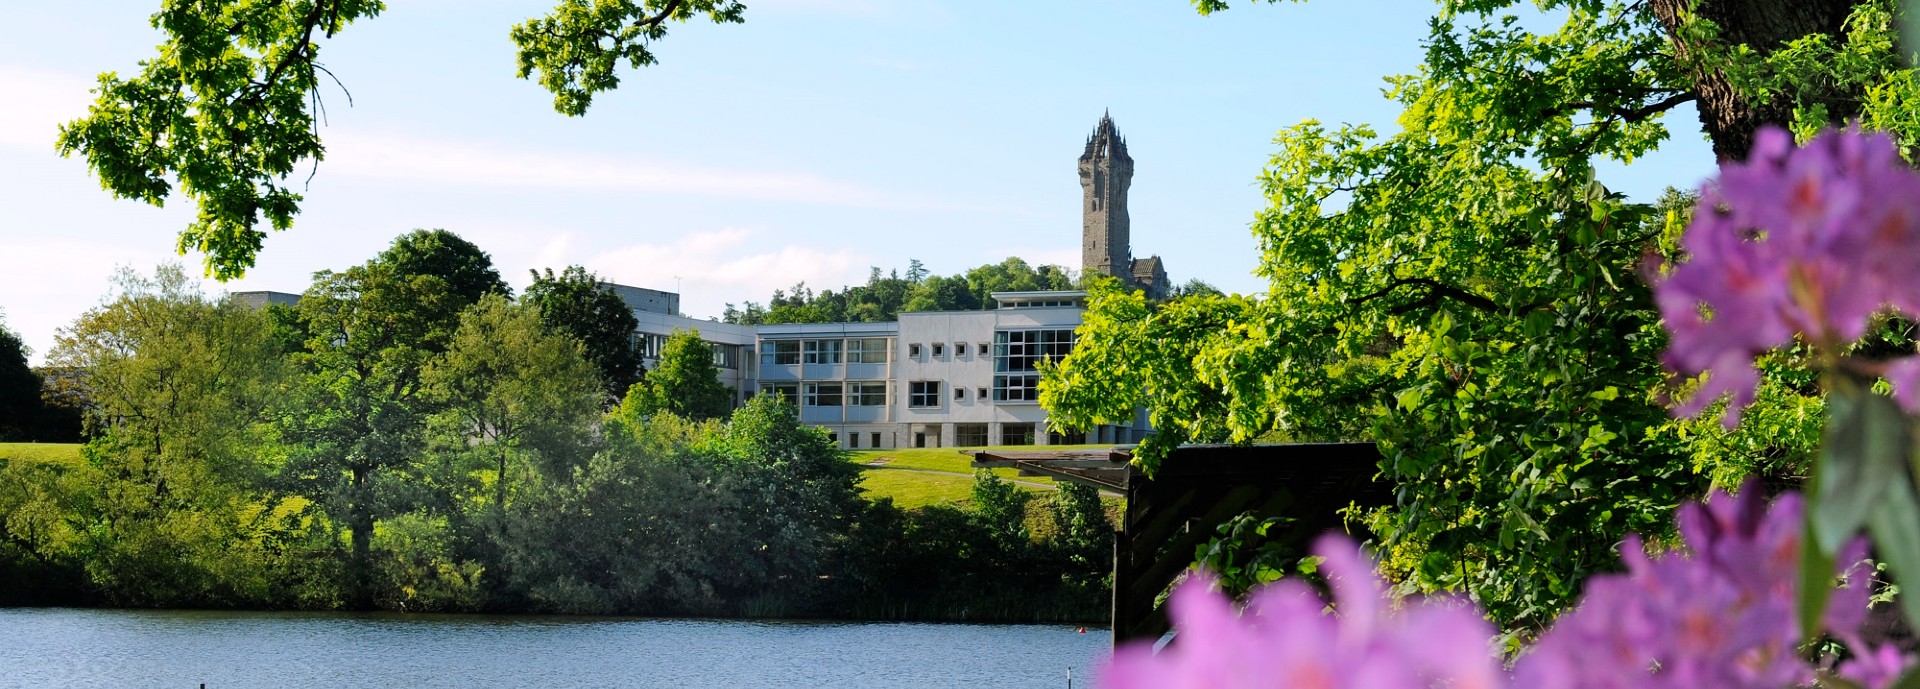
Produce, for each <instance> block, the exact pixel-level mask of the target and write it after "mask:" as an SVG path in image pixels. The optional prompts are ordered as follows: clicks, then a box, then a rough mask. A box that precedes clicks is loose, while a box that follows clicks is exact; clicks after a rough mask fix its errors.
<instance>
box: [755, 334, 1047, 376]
mask: <svg viewBox="0 0 1920 689" xmlns="http://www.w3.org/2000/svg"><path fill="white" fill-rule="evenodd" d="M1073 343H1074V333H1073V330H1072V329H1071V328H1055V329H1048V330H1001V331H997V332H995V333H994V334H993V346H992V348H991V349H989V348H988V346H987V343H985V342H981V343H978V344H977V345H973V346H972V347H971V348H972V350H973V352H974V354H975V355H976V356H983V357H984V356H988V355H989V354H991V355H992V356H993V361H994V367H993V370H994V371H996V372H999V373H1026V372H1031V371H1038V370H1040V369H1039V363H1040V361H1041V360H1042V359H1053V360H1059V359H1060V358H1062V357H1065V356H1066V355H1068V354H1070V353H1072V352H1073ZM763 346H764V347H765V349H764V350H763V351H762V352H761V354H760V356H761V363H763V364H765V365H768V366H776V365H786V366H791V365H794V364H803V363H804V364H839V363H849V364H884V363H887V339H886V338H883V337H871V338H860V339H851V340H771V341H768V342H766V343H765V345H763ZM968 349H969V345H968V344H967V343H965V342H955V343H953V350H952V351H953V355H954V356H956V357H962V356H966V355H967V351H968ZM923 351H926V352H930V353H931V354H932V355H933V358H935V359H944V358H946V356H947V351H948V350H947V343H945V342H934V343H932V344H928V345H925V349H922V344H921V343H919V342H914V343H911V344H908V345H907V358H909V359H914V360H918V359H919V358H920V355H921V352H923Z"/></svg>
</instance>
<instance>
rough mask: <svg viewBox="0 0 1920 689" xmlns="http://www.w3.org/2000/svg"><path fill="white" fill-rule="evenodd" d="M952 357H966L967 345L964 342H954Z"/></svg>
mask: <svg viewBox="0 0 1920 689" xmlns="http://www.w3.org/2000/svg"><path fill="white" fill-rule="evenodd" d="M953 355H954V356H955V357H963V356H966V355H967V343H965V342H955V343H953Z"/></svg>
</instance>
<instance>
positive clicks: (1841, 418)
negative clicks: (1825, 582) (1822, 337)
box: [1809, 386, 1912, 555]
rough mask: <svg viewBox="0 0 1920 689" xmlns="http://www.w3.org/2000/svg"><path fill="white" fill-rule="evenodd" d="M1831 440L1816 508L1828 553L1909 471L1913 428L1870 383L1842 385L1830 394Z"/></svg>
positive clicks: (1820, 539) (1821, 544)
mask: <svg viewBox="0 0 1920 689" xmlns="http://www.w3.org/2000/svg"><path fill="white" fill-rule="evenodd" d="M1827 414H1828V416H1827V433H1826V436H1827V437H1826V442H1824V443H1822V444H1821V448H1820V458H1819V463H1818V465H1817V466H1816V467H1815V468H1814V473H1815V474H1816V475H1818V476H1819V480H1818V481H1817V482H1816V483H1817V488H1816V491H1817V492H1816V494H1815V496H1814V498H1815V500H1814V505H1813V509H1812V510H1810V511H1809V514H1811V515H1812V516H1813V524H1812V526H1813V535H1814V540H1813V544H1814V545H1815V546H1816V547H1817V548H1819V549H1820V551H1821V552H1822V553H1823V554H1825V555H1832V554H1833V553H1834V552H1835V551H1837V550H1839V548H1840V544H1841V543H1844V542H1845V541H1846V539H1847V538H1848V537H1850V536H1852V535H1853V534H1854V533H1855V532H1856V531H1858V530H1859V528H1860V526H1861V525H1862V524H1865V523H1866V521H1867V513H1868V511H1869V510H1870V509H1872V508H1873V507H1874V506H1875V505H1876V504H1878V503H1879V502H1880V497H1881V494H1882V493H1885V492H1887V487H1888V486H1890V485H1893V484H1894V483H1895V482H1896V481H1899V480H1900V479H1901V478H1902V477H1903V476H1904V475H1905V471H1904V468H1905V467H1906V463H1907V458H1908V457H1909V456H1911V455H1912V432H1911V430H1910V429H1909V427H1908V425H1907V418H1906V415H1905V414H1902V413H1901V411H1900V407H1899V406H1898V405H1896V404H1894V402H1893V399H1892V398H1889V397H1885V396H1882V395H1875V394H1872V393H1870V392H1868V391H1867V390H1866V389H1865V387H1864V386H1849V387H1845V388H1842V389H1836V390H1835V391H1834V392H1833V393H1832V394H1831V395H1829V396H1828V397H1827Z"/></svg>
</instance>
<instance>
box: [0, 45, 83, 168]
mask: <svg viewBox="0 0 1920 689" xmlns="http://www.w3.org/2000/svg"><path fill="white" fill-rule="evenodd" d="M93 87H94V83H93V81H91V80H89V79H87V78H85V77H81V76H76V75H73V74H67V73H64V72H52V71H47V70H43V69H36V68H32V67H22V66H19V65H0V93H4V94H7V105H6V106H5V107H0V146H4V147H9V148H15V147H17V148H23V149H28V150H31V151H35V152H43V153H51V152H52V151H53V139H54V137H55V136H58V135H59V131H60V129H59V128H60V125H61V124H64V123H66V122H67V121H69V120H72V119H74V118H77V117H80V116H82V115H85V114H87V104H88V103H91V102H92V101H93V95H92V94H89V93H87V89H90V88H93Z"/></svg>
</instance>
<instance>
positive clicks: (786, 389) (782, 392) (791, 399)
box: [760, 383, 800, 404]
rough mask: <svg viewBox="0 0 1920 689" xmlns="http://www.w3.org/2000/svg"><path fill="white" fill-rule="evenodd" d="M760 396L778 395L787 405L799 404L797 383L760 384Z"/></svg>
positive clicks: (798, 385) (798, 386)
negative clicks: (784, 399)
mask: <svg viewBox="0 0 1920 689" xmlns="http://www.w3.org/2000/svg"><path fill="white" fill-rule="evenodd" d="M760 394H762V395H779V396H781V397H784V398H786V400H787V403H788V404H799V403H800V384H799V383H761V384H760Z"/></svg>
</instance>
